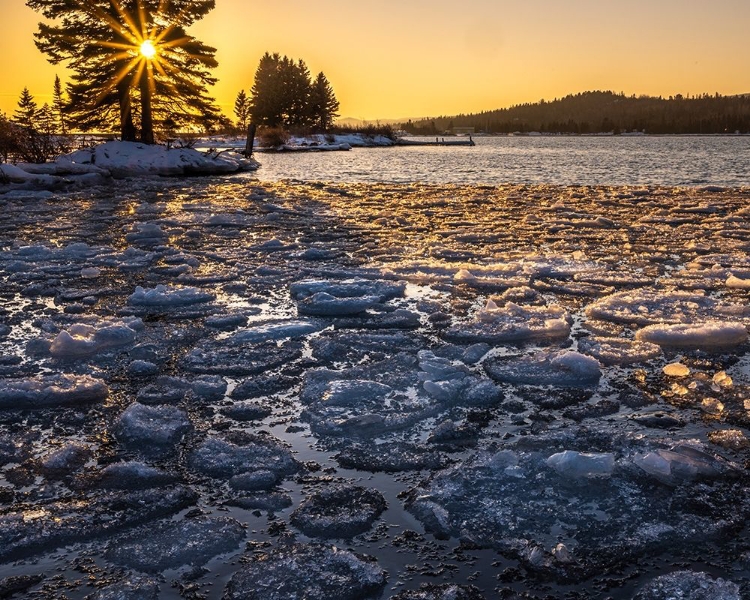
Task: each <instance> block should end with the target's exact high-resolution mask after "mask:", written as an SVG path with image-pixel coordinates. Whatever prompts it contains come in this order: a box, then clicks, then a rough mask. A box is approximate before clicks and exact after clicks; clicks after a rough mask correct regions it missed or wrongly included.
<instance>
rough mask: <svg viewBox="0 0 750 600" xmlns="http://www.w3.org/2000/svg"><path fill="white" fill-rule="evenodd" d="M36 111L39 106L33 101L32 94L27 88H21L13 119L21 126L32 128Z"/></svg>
mask: <svg viewBox="0 0 750 600" xmlns="http://www.w3.org/2000/svg"><path fill="white" fill-rule="evenodd" d="M38 111H39V108H38V107H37V103H36V102H35V101H34V96H32V95H31V92H29V88H23V91H22V92H21V96H20V98H19V99H18V108H17V109H16V112H15V113H13V120H14V121H15V122H16V123H18V124H19V125H22V126H23V127H27V128H28V129H34V124H35V122H36V115H37V112H38Z"/></svg>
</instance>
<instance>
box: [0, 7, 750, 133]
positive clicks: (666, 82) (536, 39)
mask: <svg viewBox="0 0 750 600" xmlns="http://www.w3.org/2000/svg"><path fill="white" fill-rule="evenodd" d="M39 20H40V15H38V14H36V13H34V11H32V10H31V9H29V8H27V7H26V5H25V3H24V0H0V56H2V57H3V59H2V67H1V68H0V111H4V112H5V113H6V114H8V115H10V114H12V112H13V111H14V110H15V107H16V101H17V99H18V96H19V94H20V92H21V90H22V89H23V87H24V86H28V88H29V90H30V91H31V93H32V94H34V96H35V97H36V99H37V101H38V102H39V104H42V103H43V102H48V101H50V99H51V95H52V84H53V81H54V77H55V74H59V75H60V76H61V77H62V78H63V79H64V78H65V76H66V72H65V69H64V68H63V67H61V66H55V65H50V64H49V63H48V62H47V61H46V58H45V57H44V56H43V55H42V54H41V53H40V52H39V51H38V50H37V49H36V47H35V46H34V40H33V34H34V32H35V31H36V28H37V23H38V22H39ZM748 31H750V2H749V1H748V0H713V1H712V2H706V1H705V0H462V1H461V2H456V1H455V0H451V1H448V0H370V1H364V2H363V1H354V0H347V1H344V0H316V1H315V2H311V1H310V0H274V1H272V2H271V1H265V2H259V1H256V0H216V9H215V10H214V11H213V12H212V13H210V14H209V15H208V16H207V17H206V18H205V19H204V20H203V21H201V22H199V23H197V24H196V25H195V26H194V27H193V28H192V29H191V33H192V34H193V35H195V36H196V37H198V38H199V39H200V40H201V41H203V42H204V43H206V44H208V45H210V46H214V47H215V48H217V54H216V57H217V59H218V61H219V68H218V69H217V70H216V73H215V74H216V76H217V77H218V78H219V83H218V84H217V85H216V86H215V88H214V89H213V93H214V95H215V97H216V98H217V100H218V102H219V104H220V105H221V107H222V109H223V110H224V111H225V112H226V113H227V114H231V112H232V104H233V102H234V98H235V96H236V95H237V92H238V91H239V90H240V89H242V88H245V89H249V88H250V86H251V85H252V79H253V74H254V72H255V69H256V68H257V65H258V61H259V59H260V57H261V55H262V54H263V53H264V52H265V51H270V52H279V53H281V54H287V55H289V56H291V57H293V58H302V59H304V60H305V62H306V63H307V64H308V66H309V67H310V70H311V71H312V73H313V75H314V74H315V73H317V72H318V71H321V70H322V71H324V72H325V73H326V75H327V77H328V79H329V80H330V81H331V83H332V85H333V87H334V90H335V92H336V94H337V96H338V98H339V100H340V101H341V109H340V112H341V116H342V117H354V118H364V119H377V118H383V119H385V118H401V117H418V116H438V115H450V114H457V113H460V112H478V111H482V110H492V109H494V108H501V107H505V106H509V105H512V104H518V103H522V102H536V101H538V100H540V99H542V98H544V99H547V100H550V99H553V98H555V97H561V96H564V95H566V94H569V93H575V92H581V91H586V90H594V89H601V90H605V89H610V90H613V91H616V92H620V91H623V92H625V93H626V94H628V95H630V94H650V95H664V96H669V95H673V94H677V93H681V94H695V93H703V92H708V93H714V92H719V93H721V94H727V95H729V94H738V93H750V35H748Z"/></svg>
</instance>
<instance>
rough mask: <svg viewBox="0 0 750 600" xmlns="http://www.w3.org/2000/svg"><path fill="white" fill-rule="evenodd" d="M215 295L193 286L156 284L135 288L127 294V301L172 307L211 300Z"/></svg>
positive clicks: (136, 304)
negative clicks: (152, 286)
mask: <svg viewBox="0 0 750 600" xmlns="http://www.w3.org/2000/svg"><path fill="white" fill-rule="evenodd" d="M215 299H216V296H214V295H213V294H211V293H210V292H203V291H201V290H199V289H198V288H194V287H173V286H166V285H157V286H156V287H155V288H149V289H144V288H142V287H141V286H137V287H136V288H135V292H134V293H133V294H131V295H130V296H128V302H129V303H130V304H132V305H134V306H155V307H165V308H169V307H173V306H186V305H190V304H201V303H203V302H211V301H212V300H215Z"/></svg>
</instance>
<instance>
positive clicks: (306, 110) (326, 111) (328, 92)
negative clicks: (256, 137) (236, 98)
mask: <svg viewBox="0 0 750 600" xmlns="http://www.w3.org/2000/svg"><path fill="white" fill-rule="evenodd" d="M338 109H339V103H338V100H336V96H335V94H334V93H333V88H332V87H331V84H330V82H329V81H328V79H326V77H325V75H324V74H323V73H320V74H318V76H317V77H316V79H315V81H314V82H312V81H311V79H310V70H309V69H308V68H307V65H306V64H305V62H304V61H303V60H298V61H294V60H292V59H290V58H289V57H287V56H281V55H279V54H269V53H268V52H266V53H265V54H264V55H263V56H262V57H261V59H260V62H259V64H258V69H257V70H256V72H255V78H254V81H253V86H252V89H251V90H250V101H249V110H250V118H251V120H252V122H253V123H255V124H256V125H267V126H269V127H279V126H281V127H289V128H305V127H314V128H317V129H322V130H327V129H328V128H330V126H331V125H332V124H333V120H334V119H335V118H336V117H337V116H338Z"/></svg>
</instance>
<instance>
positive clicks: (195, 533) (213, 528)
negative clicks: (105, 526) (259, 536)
mask: <svg viewBox="0 0 750 600" xmlns="http://www.w3.org/2000/svg"><path fill="white" fill-rule="evenodd" d="M244 538H245V529H244V527H243V526H242V524H241V523H240V522H239V521H236V520H235V519H232V518H229V517H196V518H193V519H183V520H181V521H178V522H176V523H175V522H174V521H165V522H162V523H158V524H155V525H154V524H152V525H149V526H148V527H147V528H143V529H140V530H137V531H134V532H132V533H128V534H126V535H124V536H121V537H119V538H116V539H114V540H112V542H110V544H109V547H108V548H107V551H106V553H105V556H106V557H107V559H108V560H110V561H112V562H114V563H116V564H120V565H125V566H128V567H131V568H134V569H138V570H139V571H145V572H147V573H159V572H161V571H164V570H166V569H176V568H178V567H181V566H183V565H194V566H200V565H203V564H205V563H206V562H208V561H209V560H210V559H211V558H213V557H214V556H216V555H218V554H225V553H227V552H231V551H233V550H236V549H237V547H239V545H240V542H241V541H242V540H243V539H244Z"/></svg>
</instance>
